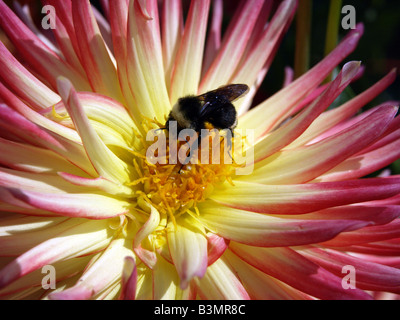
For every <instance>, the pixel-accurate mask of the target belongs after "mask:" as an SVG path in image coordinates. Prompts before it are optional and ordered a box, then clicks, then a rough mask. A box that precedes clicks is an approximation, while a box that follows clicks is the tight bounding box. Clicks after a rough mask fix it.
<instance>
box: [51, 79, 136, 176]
mask: <svg viewBox="0 0 400 320" xmlns="http://www.w3.org/2000/svg"><path fill="white" fill-rule="evenodd" d="M58 85H59V92H60V94H61V96H62V98H63V101H64V104H65V106H66V108H67V110H68V113H69V114H70V116H71V118H72V120H73V121H74V124H75V127H76V129H77V131H78V132H79V135H80V136H81V138H82V141H83V144H84V146H85V150H86V152H87V154H88V156H89V158H90V160H91V162H92V163H93V166H94V167H95V168H96V171H97V172H98V173H99V174H100V175H101V176H103V177H105V178H107V179H110V180H112V181H114V182H127V181H130V176H129V174H130V173H131V172H133V170H131V168H130V166H129V165H128V164H127V163H125V162H123V161H122V160H120V159H119V158H118V157H117V156H116V155H115V154H114V153H113V152H112V151H111V150H110V149H108V148H107V147H106V145H105V144H104V143H103V142H102V140H101V139H100V138H99V136H98V135H97V133H96V132H95V130H94V129H93V127H92V126H91V124H90V123H89V120H88V118H87V116H86V114H85V112H84V110H83V108H82V105H81V103H80V101H79V98H78V96H77V93H76V91H75V89H74V88H73V87H72V84H71V83H70V82H69V81H68V80H67V79H65V78H60V79H59V83H58Z"/></svg>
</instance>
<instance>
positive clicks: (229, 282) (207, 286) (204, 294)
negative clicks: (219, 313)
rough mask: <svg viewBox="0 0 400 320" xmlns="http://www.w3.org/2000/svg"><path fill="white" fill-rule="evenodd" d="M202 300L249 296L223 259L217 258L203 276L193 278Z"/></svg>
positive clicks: (238, 298)
mask: <svg viewBox="0 0 400 320" xmlns="http://www.w3.org/2000/svg"><path fill="white" fill-rule="evenodd" d="M195 283H196V287H197V289H198V294H199V296H200V298H201V299H203V300H249V299H250V297H249V295H248V293H247V292H246V290H245V288H244V287H243V285H242V284H241V282H240V280H239V279H238V278H237V276H236V275H235V272H234V271H233V270H232V269H231V267H230V266H229V265H228V263H227V262H226V261H225V259H222V258H221V259H218V260H217V261H216V262H215V263H213V264H212V265H211V266H210V267H208V268H207V272H206V274H205V275H204V277H203V278H201V279H198V278H196V279H195Z"/></svg>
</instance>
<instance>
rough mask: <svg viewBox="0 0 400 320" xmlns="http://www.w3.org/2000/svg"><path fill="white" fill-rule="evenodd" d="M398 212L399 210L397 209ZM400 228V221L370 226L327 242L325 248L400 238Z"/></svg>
mask: <svg viewBox="0 0 400 320" xmlns="http://www.w3.org/2000/svg"><path fill="white" fill-rule="evenodd" d="M396 207H398V206H396ZM397 210H399V209H398V208H397ZM399 227H400V220H399V219H396V220H394V221H392V222H390V223H388V224H385V225H378V226H370V227H367V228H363V229H360V230H355V231H351V232H345V233H343V234H340V235H339V236H337V237H336V238H335V239H332V240H329V241H326V242H325V243H324V246H327V247H346V246H351V245H360V244H366V243H372V242H377V241H385V240H390V239H395V238H400V229H399Z"/></svg>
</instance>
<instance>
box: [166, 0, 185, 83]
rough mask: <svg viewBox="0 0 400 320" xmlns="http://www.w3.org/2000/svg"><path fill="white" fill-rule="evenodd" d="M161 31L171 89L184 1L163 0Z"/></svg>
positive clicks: (179, 39) (181, 29)
mask: <svg viewBox="0 0 400 320" xmlns="http://www.w3.org/2000/svg"><path fill="white" fill-rule="evenodd" d="M161 31H162V37H161V39H162V53H163V54H162V56H163V62H164V70H165V82H166V84H167V88H168V90H169V89H170V85H171V83H170V82H171V76H172V69H173V66H174V61H175V58H176V54H177V52H178V49H179V44H180V42H181V39H182V34H183V13H182V1H180V0H170V1H164V2H163V7H162V17H161Z"/></svg>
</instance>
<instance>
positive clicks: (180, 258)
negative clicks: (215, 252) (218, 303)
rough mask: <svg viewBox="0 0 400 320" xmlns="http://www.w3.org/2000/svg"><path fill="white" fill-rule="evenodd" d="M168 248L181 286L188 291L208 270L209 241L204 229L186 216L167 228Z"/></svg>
mask: <svg viewBox="0 0 400 320" xmlns="http://www.w3.org/2000/svg"><path fill="white" fill-rule="evenodd" d="M167 239H168V247H169V251H170V253H171V258H172V260H173V262H174V265H175V268H176V271H177V272H178V274H179V278H180V280H181V283H180V286H181V288H182V289H186V288H187V286H188V284H189V282H190V281H191V280H192V278H194V277H199V278H201V277H203V276H204V273H205V272H206V269H207V264H208V258H207V239H206V237H205V230H204V227H203V226H202V225H201V224H199V223H198V222H197V221H195V220H194V219H193V218H192V217H190V216H184V217H181V218H179V219H178V220H177V221H176V225H174V224H173V223H172V222H170V223H169V224H168V226H167Z"/></svg>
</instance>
